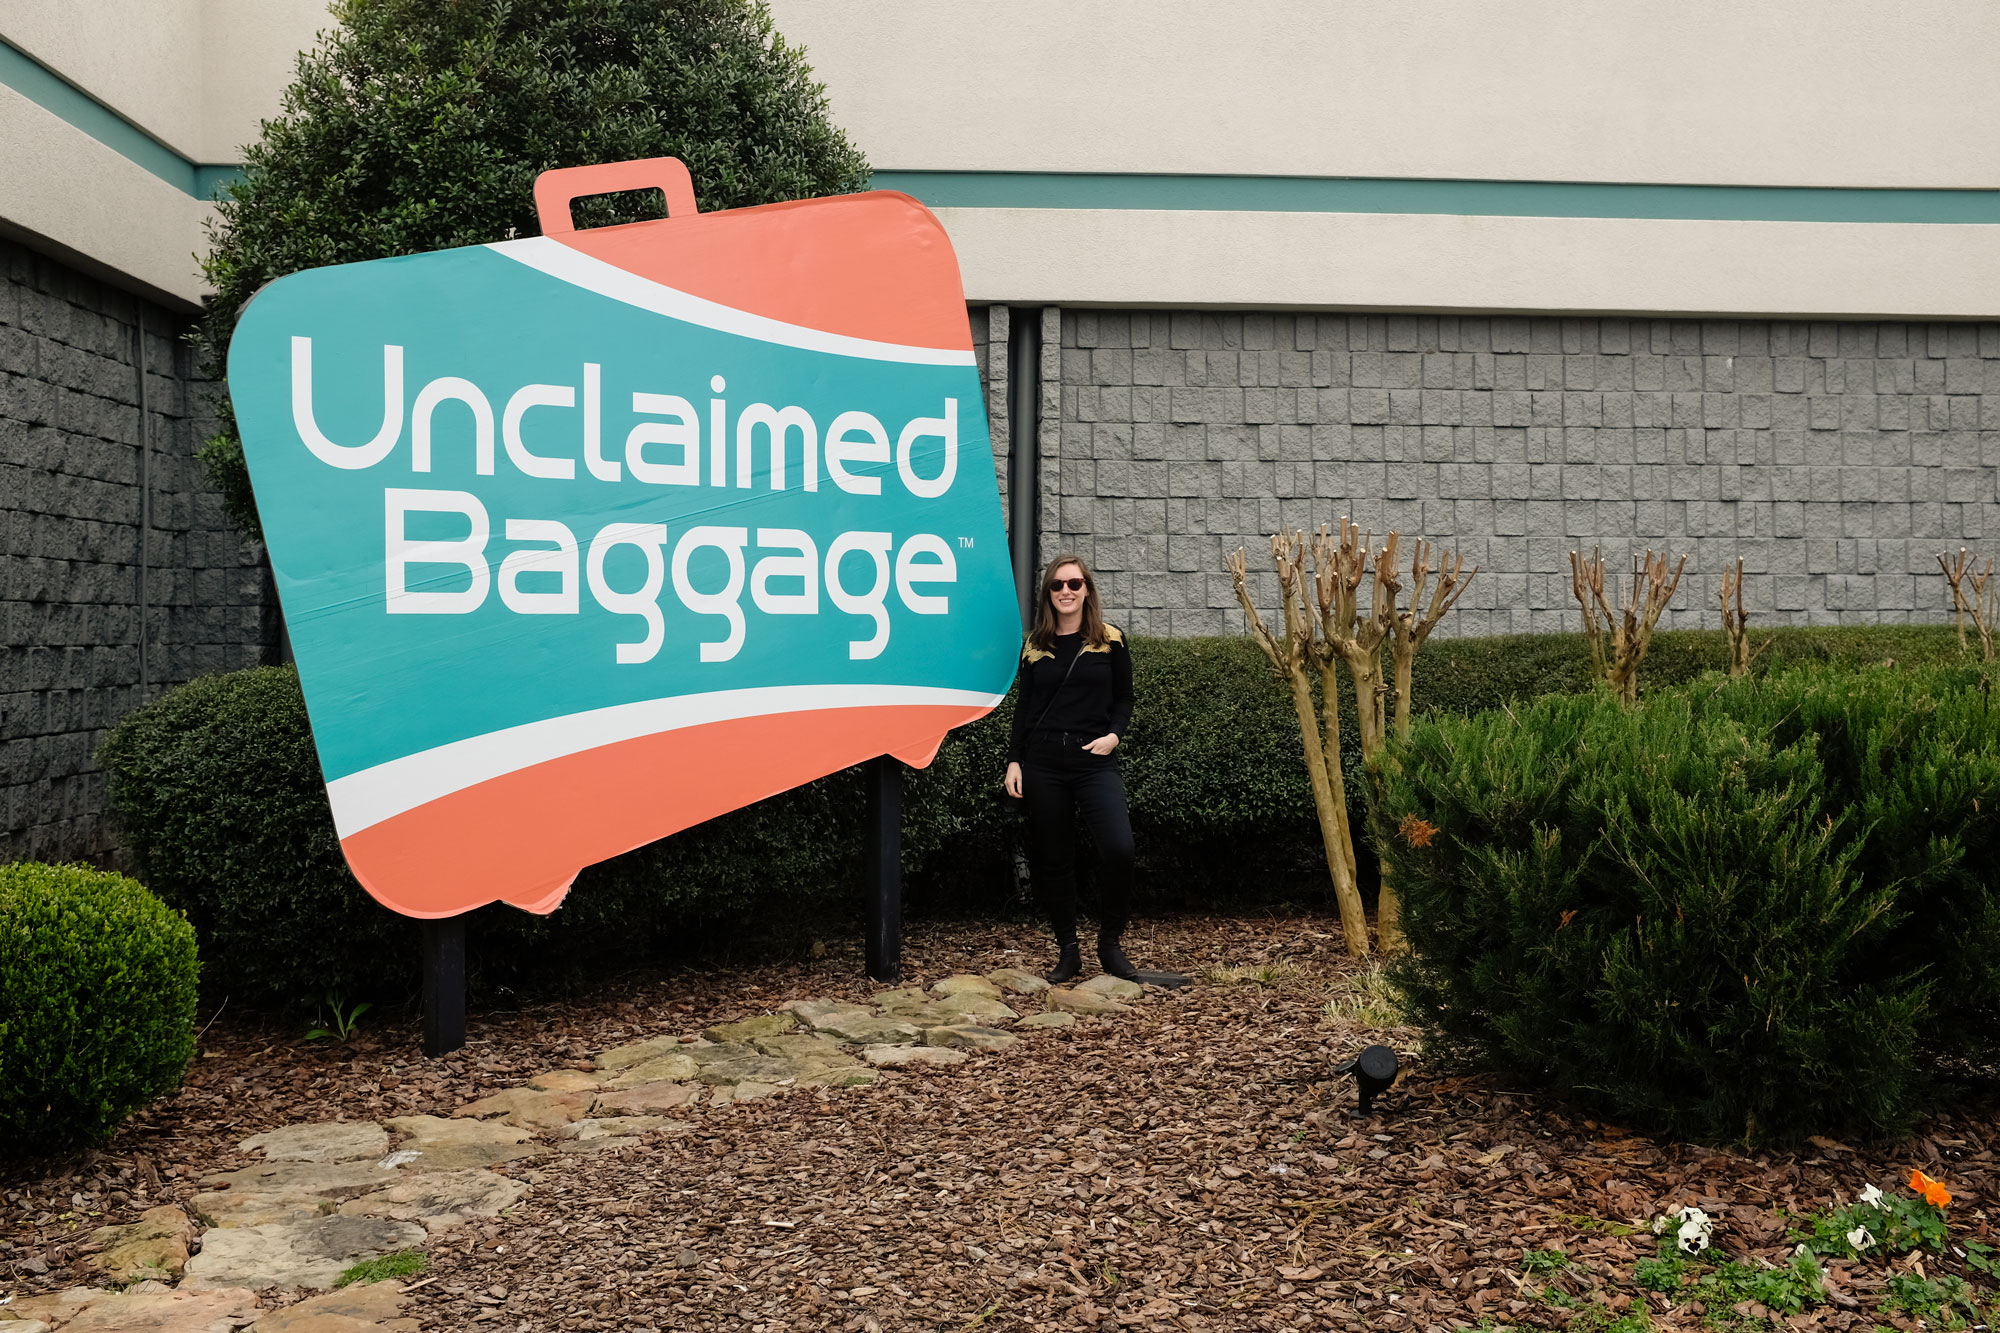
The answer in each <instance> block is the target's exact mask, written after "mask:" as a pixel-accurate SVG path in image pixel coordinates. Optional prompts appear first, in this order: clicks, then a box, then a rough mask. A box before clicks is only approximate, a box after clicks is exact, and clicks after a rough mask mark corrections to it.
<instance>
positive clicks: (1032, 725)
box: [1028, 644, 1083, 731]
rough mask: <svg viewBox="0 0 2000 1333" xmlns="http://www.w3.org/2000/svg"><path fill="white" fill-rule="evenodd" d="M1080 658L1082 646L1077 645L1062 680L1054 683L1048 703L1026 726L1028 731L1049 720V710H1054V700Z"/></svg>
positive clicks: (1067, 682)
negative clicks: (1039, 714)
mask: <svg viewBox="0 0 2000 1333" xmlns="http://www.w3.org/2000/svg"><path fill="white" fill-rule="evenodd" d="M1082 656H1083V645H1082V644H1078V645H1077V646H1076V653H1075V655H1074V656H1072V657H1071V658H1070V659H1069V666H1068V668H1066V669H1065V670H1064V671H1063V673H1062V679H1061V680H1059V681H1057V682H1056V687H1055V689H1054V691H1052V692H1051V693H1050V695H1049V701H1048V703H1046V704H1044V705H1043V706H1042V715H1041V716H1040V717H1038V718H1036V719H1035V720H1034V721H1033V722H1030V723H1029V724H1028V730H1029V731H1033V730H1034V729H1035V728H1036V727H1039V726H1041V725H1042V723H1044V722H1046V721H1048V720H1049V713H1050V711H1051V710H1053V709H1054V708H1055V706H1056V700H1057V699H1059V698H1061V697H1062V691H1063V686H1065V685H1067V684H1069V673H1070V672H1071V671H1074V670H1076V663H1077V658H1080V657H1082Z"/></svg>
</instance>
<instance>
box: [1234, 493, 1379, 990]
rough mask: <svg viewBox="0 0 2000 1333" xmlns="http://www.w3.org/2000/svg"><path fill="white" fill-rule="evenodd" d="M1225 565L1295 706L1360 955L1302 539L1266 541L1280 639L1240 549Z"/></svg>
mask: <svg viewBox="0 0 2000 1333" xmlns="http://www.w3.org/2000/svg"><path fill="white" fill-rule="evenodd" d="M1228 563H1229V574H1230V577H1231V579H1232V580H1233V581H1234V583H1235V585H1236V600H1237V601H1238V602H1240V603H1242V605H1243V619H1244V622H1245V624H1246V625H1247V627H1248V628H1249V631H1250V637H1251V638H1252V639H1253V640H1255V642H1256V644H1257V646H1258V647H1259V648H1261V649H1263V650H1264V656H1265V657H1266V658H1268V659H1270V663H1271V667H1272V669H1273V670H1274V671H1276V672H1277V674H1278V676H1279V678H1280V679H1282V680H1284V681H1285V682H1286V684H1288V685H1289V686H1290V687H1291V693H1292V707H1293V710H1294V711H1295V712H1296V713H1297V714H1298V722H1299V734H1300V737H1301V739H1302V740H1303V741H1304V742H1305V752H1306V773H1307V776H1308V777H1309V779H1310V780H1311V783H1312V794H1313V810H1314V812H1315V813H1316V814H1317V815H1318V817H1319V831H1320V840H1321V842H1322V843H1323V844H1324V845H1325V847H1326V864H1327V871H1328V873H1329V874H1330V875H1331V876H1332V878H1333V895H1334V899H1335V901H1337V902H1338V903H1339V904H1340V929H1341V934H1342V935H1343V936H1344V937H1345V938H1346V941H1347V951H1348V952H1349V953H1350V954H1353V955H1354V956H1355V957H1357V958H1359V957H1363V956H1365V955H1366V954H1367V953H1368V918H1367V915H1366V913H1365V912H1364V911H1363V910H1362V906H1361V890H1360V888H1359V886H1358V885H1357V884H1356V882H1355V866H1354V835H1353V832H1352V830H1351V829H1350V828H1349V827H1348V820H1347V783H1346V780H1345V778H1344V777H1343V776H1342V774H1341V770H1340V728H1339V725H1338V718H1339V715H1338V712H1335V713H1334V714H1333V721H1334V725H1332V726H1330V727H1328V728H1327V729H1326V731H1325V732H1324V733H1322V732H1321V729H1320V719H1319V717H1318V716H1317V715H1316V714H1315V712H1314V710H1313V697H1312V677H1311V676H1310V675H1309V674H1308V673H1309V672H1312V671H1320V672H1321V676H1322V679H1325V678H1326V677H1325V672H1324V668H1323V667H1322V666H1321V663H1322V661H1323V660H1324V659H1325V654H1326V650H1325V647H1324V646H1323V645H1322V644H1321V643H1320V642H1319V640H1318V629H1319V618H1318V616H1317V615H1316V614H1315V605H1316V603H1317V602H1318V596H1317V593H1316V591H1313V590H1309V589H1308V586H1307V584H1308V576H1307V574H1306V537H1305V534H1304V533H1302V532H1293V533H1289V534H1286V533H1279V534H1278V535H1276V536H1274V537H1272V538H1271V564H1272V565H1273V567H1274V568H1275V569H1276V570H1277V574H1278V596H1279V599H1280V601H1281V602H1282V603H1283V605H1282V607H1281V611H1280V618H1281V623H1282V624H1283V626H1284V630H1283V633H1282V634H1273V633H1272V632H1271V629H1270V627H1269V626H1267V625H1266V624H1265V623H1264V617H1263V616H1262V615H1260V614H1259V613H1258V611H1257V603H1256V601H1255V599H1254V598H1252V597H1251V595H1250V577H1249V571H1248V563H1247V556H1246V554H1245V552H1244V551H1243V550H1242V549H1241V548H1238V549H1237V551H1236V552H1235V554H1233V555H1231V556H1230V557H1229V561H1228ZM1335 708H1336V709H1337V708H1338V703H1337V701H1336V703H1335Z"/></svg>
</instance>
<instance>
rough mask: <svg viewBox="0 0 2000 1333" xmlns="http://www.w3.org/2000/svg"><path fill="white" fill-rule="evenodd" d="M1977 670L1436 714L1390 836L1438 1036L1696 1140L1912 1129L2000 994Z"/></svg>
mask: <svg viewBox="0 0 2000 1333" xmlns="http://www.w3.org/2000/svg"><path fill="white" fill-rule="evenodd" d="M1990 694H1991V688H1990V682H1989V681H1988V678H1987V676H1986V674H1985V672H1984V671H1983V670H1981V669H1980V668H1977V667H1924V668H1904V667H1902V666H1900V665H1899V666H1893V667H1891V666H1877V667H1864V668H1859V669H1853V668H1847V667H1840V666H1835V667H1799V668H1793V669H1789V670H1782V671H1777V672H1774V673H1773V674H1771V675H1768V676H1764V677H1746V678H1733V679H1732V678H1722V677H1711V678H1707V679H1703V680H1700V681H1697V682H1695V683H1693V684H1690V685H1684V686H1681V687H1678V688H1675V689H1671V690H1656V691H1655V692H1654V693H1653V695H1652V696H1651V698H1650V699H1649V700H1648V702H1646V704H1645V705H1644V706H1642V707H1638V708H1631V707H1626V706H1623V705H1620V704H1619V703H1618V701H1617V700H1616V699H1614V698H1612V697H1611V696H1609V695H1607V694H1604V693H1589V694H1580V695H1571V696H1550V697H1546V698H1543V699H1541V700H1538V701H1536V702H1533V703H1529V704H1525V705H1522V706H1518V707H1513V708H1509V709H1503V710H1496V711H1489V712H1485V713H1480V714H1477V715H1474V716H1470V717H1454V716H1451V715H1448V714H1443V713H1433V714H1432V715H1430V716H1429V717H1428V718H1427V719H1426V720H1425V721H1424V722H1422V723H1420V724H1419V725H1418V726H1417V727H1416V728H1415V729H1413V731H1412V734H1411V737H1410V739H1409V741H1408V742H1407V743H1406V744H1403V745H1400V746H1398V747H1397V748H1396V749H1395V751H1394V752H1393V754H1392V757H1391V762H1390V763H1389V764H1387V765H1385V778H1384V783H1383V795H1382V800H1381V802H1380V804H1379V805H1378V807H1377V808H1376V809H1375V810H1374V811H1373V821H1374V831H1375V838H1376V843H1377V845H1378V847H1380V848H1381V849H1382V851H1383V854H1384V857H1385V859H1386V860H1387V861H1388V863H1389V864H1390V867H1391V869H1392V870H1393V872H1394V873H1395V875H1396V876H1397V879H1398V883H1399V884H1401V885H1403V886H1404V892H1405V894H1406V907H1405V916H1406V929H1407V930H1408V932H1409V936H1410V939H1411V942H1412V944H1413V946H1414V948H1415V951H1416V952H1415V954H1414V956H1413V957H1411V958H1410V959H1408V960H1406V961H1405V962H1404V963H1403V964H1402V966H1401V967H1400V968H1399V970H1398V972H1397V974H1396V976H1397V981H1398V982H1399V984H1401V985H1402V986H1403V988H1404V990H1405V992H1406V993H1407V994H1408V995H1409V996H1410V997H1411V1001H1412V1004H1413V1008H1414V1012H1415V1013H1416V1014H1417V1015H1418V1016H1419V1017H1420V1018H1421V1020H1422V1021H1423V1022H1425V1023H1426V1024H1428V1025H1429V1026H1430V1027H1432V1029H1433V1030H1434V1031H1435V1033H1436V1035H1437V1038H1438V1049H1439V1050H1440V1051H1441V1052H1444V1053H1447V1054H1449V1055H1454V1056H1456V1057H1458V1058H1461V1059H1468V1060H1472V1061H1476V1062H1481V1063H1484V1064H1488V1065H1492V1066H1495V1067H1499V1068H1502V1069H1506V1070H1508V1071H1510V1072H1511V1073H1513V1074H1515V1075H1517V1076H1520V1077H1522V1078H1524V1079H1528V1080H1531V1081H1534V1082H1537V1083H1540V1084H1543V1085H1545V1086H1550V1087H1554V1088H1557V1089H1560V1090H1562V1091H1564V1092H1566V1093H1568V1094H1570V1095H1572V1096H1574V1097H1575V1098H1577V1099H1578V1100H1579V1101H1581V1102H1583V1103H1585V1104H1594V1105H1597V1106H1600V1107H1603V1108H1605V1109H1606V1110H1607V1111H1609V1112H1614V1113H1616V1114H1618V1115H1620V1116H1622V1117H1625V1118H1626V1119H1627V1120H1629V1121H1631V1122H1634V1123H1641V1124H1649V1125H1652V1126H1654V1127H1657V1128H1661V1129H1664V1130H1666V1131H1667V1132H1670V1133H1673V1134H1676V1135H1678V1136H1682V1137H1692V1138H1697V1139H1703V1140H1707V1141H1725V1142H1747V1143H1752V1144H1764V1143H1784V1142H1791V1141H1796V1140H1798V1139H1801V1138H1803V1137H1804V1136H1806V1135H1808V1134H1811V1133H1817V1132H1833V1131H1836V1130H1855V1131H1860V1132H1868V1131H1874V1132H1893V1131H1896V1130H1899V1129H1902V1128H1904V1127H1905V1126H1907V1125H1908V1124H1909V1122H1910V1121H1911V1119H1912V1118H1913V1117H1914V1116H1915V1115H1917V1114H1918V1113H1920V1112H1921V1111H1922V1110H1923V1109H1924V1108H1925V1107H1926V1106H1929V1105H1932V1104H1934V1103H1935V1100H1936V1098H1937V1097H1938V1096H1939V1095H1940V1093H1941V1091H1942V1089H1943V1087H1944V1086H1945V1082H1946V1080H1945V1079H1944V1078H1943V1073H1944V1066H1945V1065H1946V1064H1949V1063H1951V1062H1953V1061H1964V1060H1968V1059H1970V1060H1975V1061H1976V1060H1983V1059H1985V1058H1988V1057H1990V1055H1991V1045H1992V1034H1993V1032H1994V1030H1995V1029H1994V1020H1995V1017H1996V1014H2000V893H1996V891H1995V887H1994V884H1993V882H1992V871H1991V869H1990V867H1991V866H1992V865H1993V864H1994V861H1993V857H1994V855H1995V852H1996V850H2000V849H1996V847H1995V840H1996V837H2000V713H1996V712H1994V711H1992V710H1991V708H1990Z"/></svg>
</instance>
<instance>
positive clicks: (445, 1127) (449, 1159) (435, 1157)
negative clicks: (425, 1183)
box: [387, 1115, 548, 1171]
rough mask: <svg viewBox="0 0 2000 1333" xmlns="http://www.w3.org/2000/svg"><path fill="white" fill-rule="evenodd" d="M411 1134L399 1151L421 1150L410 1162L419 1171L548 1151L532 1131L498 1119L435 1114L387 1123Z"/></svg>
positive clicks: (488, 1163) (496, 1162) (497, 1161)
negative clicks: (460, 1117)
mask: <svg viewBox="0 0 2000 1333" xmlns="http://www.w3.org/2000/svg"><path fill="white" fill-rule="evenodd" d="M387 1123H388V1126H389V1128H391V1129H393V1130H395V1131H396V1132H397V1133H398V1134H405V1135H408V1136H409V1137H408V1138H407V1139H405V1140H404V1142H403V1143H402V1144H400V1145H398V1147H399V1151H402V1152H414V1153H419V1154H421V1156H419V1157H417V1158H415V1159H413V1160H412V1161H411V1162H410V1163H409V1165H410V1166H411V1167H414V1168H416V1169H417V1170H420V1171H453V1170H458V1169H460V1168H463V1167H472V1166H497V1165H499V1164H500V1163H501V1162H511V1161H514V1160H516V1159H518V1158H522V1157H540V1156H542V1155H543V1154H545V1153H546V1152H548V1149H547V1148H544V1147H543V1146H542V1145H541V1144H539V1143H533V1142H530V1141H529V1140H531V1139H533V1138H534V1132H533V1131H532V1130H528V1129H524V1128H522V1127H521V1126H519V1125H509V1124H504V1123H502V1122H500V1121H498V1120H456V1119H453V1120H446V1119H442V1118H440V1117H438V1116H434V1115H402V1116H397V1117H395V1118H394V1119H393V1120H390V1121H388V1122H387Z"/></svg>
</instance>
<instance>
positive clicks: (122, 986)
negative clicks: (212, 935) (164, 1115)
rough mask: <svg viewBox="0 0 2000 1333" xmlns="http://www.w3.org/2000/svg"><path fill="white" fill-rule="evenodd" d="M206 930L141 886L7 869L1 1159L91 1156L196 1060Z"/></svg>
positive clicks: (53, 870)
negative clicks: (67, 1153) (200, 950)
mask: <svg viewBox="0 0 2000 1333" xmlns="http://www.w3.org/2000/svg"><path fill="white" fill-rule="evenodd" d="M196 974H197V962H196V958H195V937H194V931H193V930H192V929H191V928H190V927H189V926H188V923H187V921H186V920H185V919H184V918H183V917H182V916H181V915H180V914H179V913H178V912H175V911H173V910H171V909H170V908H168V907H166V906H165V905H164V904H162V903H161V902H160V900H159V899H158V898H155V897H154V896H153V895H152V894H150V893H148V892H147V891H146V890H145V889H144V888H142V887H141V886H140V885H139V884H137V883H136V882H134V881H133V880H130V879H127V878H126V877H124V876H123V875H116V874H110V873H107V872H104V871H98V870H92V869H90V868H89V867H86V866H51V865H42V864H39V863H36V862H31V861H20V862H15V863H13V864H11V865H4V866H0V1155H32V1154H38V1153H45V1152H55V1151H60V1150H64V1149H70V1148H77V1147H83V1146H87V1145H89V1144H93V1143H97V1142H101V1141H102V1140H104V1139H107V1138H109V1137H110V1136H111V1134H112V1132H113V1131H115V1130H116V1129H117V1128H118V1126H119V1125H120V1124H122V1123H124V1120H125V1118H126V1117H127V1116H128V1115H130V1114H131V1113H132V1112H133V1111H135V1110H137V1109H138V1108H139V1107H141V1106H143V1105H145V1104H146V1103H147V1102H149V1101H151V1100H152V1099H153V1098H154V1097H156V1096H158V1095H159V1094H161V1093H162V1092H166V1091H168V1090H169V1089H171V1088H174V1087H176V1086H178V1085H179V1083H180V1081H181V1077H182V1075H184V1074H185V1073H186V1072H187V1066H188V1061H189V1060H190V1059H192V1058H193V1056H194V1040H195V1034H194V1012H195V998H196Z"/></svg>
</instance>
